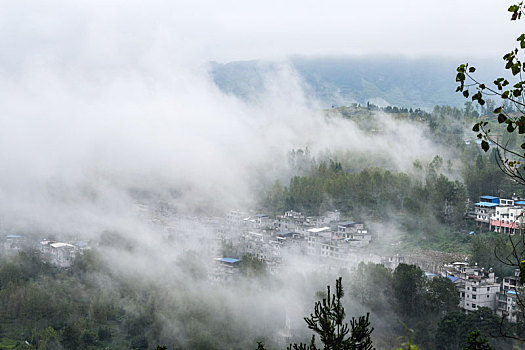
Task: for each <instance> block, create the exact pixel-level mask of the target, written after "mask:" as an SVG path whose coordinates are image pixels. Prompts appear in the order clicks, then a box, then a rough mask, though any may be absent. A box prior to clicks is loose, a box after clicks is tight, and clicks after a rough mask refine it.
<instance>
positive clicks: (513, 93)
mask: <svg viewBox="0 0 525 350" xmlns="http://www.w3.org/2000/svg"><path fill="white" fill-rule="evenodd" d="M524 9H525V7H524V4H523V1H522V2H520V3H519V4H515V5H512V6H510V7H509V8H508V11H509V12H511V13H512V17H511V20H513V21H514V20H519V19H521V16H522V14H523V13H524ZM516 41H518V42H519V46H520V47H519V48H514V49H512V50H511V51H510V52H508V53H506V54H505V55H504V56H503V60H504V62H505V63H506V64H505V69H506V70H508V71H509V72H510V73H511V74H512V76H513V77H516V81H514V82H510V81H509V80H507V79H506V78H503V77H499V78H496V79H495V80H494V81H493V83H492V84H486V83H483V82H480V81H478V80H477V79H476V78H475V76H474V74H473V73H474V72H475V71H476V68H475V67H473V66H470V67H469V65H468V63H465V64H461V65H460V66H459V67H458V68H457V75H456V82H458V84H459V86H458V87H457V89H456V91H457V92H461V93H462V94H463V96H464V97H465V98H469V96H470V98H471V99H472V101H475V102H477V103H478V104H479V105H480V106H484V105H485V104H487V106H488V105H489V104H491V105H492V106H494V104H493V103H488V102H487V101H488V99H487V100H486V96H494V97H497V98H499V99H500V104H499V106H498V107H496V108H495V109H494V110H493V111H492V113H494V114H495V115H497V121H498V123H499V124H502V125H503V126H504V127H505V130H506V132H505V131H503V133H504V134H507V136H509V135H510V134H514V135H515V133H517V134H518V135H523V134H525V90H524V89H525V80H523V78H522V72H525V64H524V63H523V62H522V61H521V60H520V54H523V52H525V34H521V35H520V36H519V37H518V38H517V39H516ZM472 90H473V92H475V93H474V94H473V95H471V91H472ZM511 107H512V108H511ZM515 111H517V113H515ZM488 112H489V113H490V112H491V111H490V110H489V111H488ZM490 127H491V123H490V121H489V120H488V119H484V120H481V121H479V122H477V123H476V124H474V127H473V128H472V130H473V131H475V132H478V135H477V137H478V138H479V139H480V140H482V141H481V148H482V149H483V150H484V151H485V152H487V151H488V150H489V149H490V146H491V144H493V145H495V146H496V147H497V149H498V152H497V153H496V155H497V157H496V159H497V161H498V165H499V166H500V168H501V170H502V171H503V172H504V173H505V174H506V175H507V176H509V177H510V178H512V179H514V180H515V181H517V182H519V183H521V184H522V185H525V169H524V167H523V163H524V161H525V142H524V141H525V140H523V139H521V141H519V142H518V144H519V147H520V149H518V145H517V144H514V143H512V142H510V138H509V137H502V138H500V137H499V135H497V134H494V133H493V132H492V130H491V129H490Z"/></svg>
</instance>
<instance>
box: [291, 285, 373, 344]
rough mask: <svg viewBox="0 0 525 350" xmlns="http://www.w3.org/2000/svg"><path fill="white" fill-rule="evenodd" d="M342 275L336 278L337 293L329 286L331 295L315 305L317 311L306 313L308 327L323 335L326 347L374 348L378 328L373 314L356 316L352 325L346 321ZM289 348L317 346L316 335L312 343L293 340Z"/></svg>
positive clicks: (328, 291)
mask: <svg viewBox="0 0 525 350" xmlns="http://www.w3.org/2000/svg"><path fill="white" fill-rule="evenodd" d="M341 280H342V278H341V277H340V278H339V279H337V280H336V287H335V294H331V292H330V286H327V296H326V298H324V299H323V300H322V301H318V302H316V303H315V306H314V313H312V314H310V317H305V321H306V323H307V325H308V328H309V329H311V330H313V331H314V332H315V333H317V334H318V335H319V338H320V340H321V342H322V343H323V349H324V350H345V349H348V350H372V349H374V348H373V346H372V339H371V338H370V335H371V333H372V332H373V330H374V328H369V327H370V321H369V314H367V315H366V316H361V317H359V319H357V320H356V319H355V318H353V317H352V320H351V321H350V327H349V326H348V323H344V319H345V310H344V307H343V305H342V303H341V299H342V298H343V296H344V292H343V286H342V283H341ZM288 349H289V350H292V349H293V350H317V349H319V348H318V347H317V346H316V345H315V335H314V336H312V340H311V342H310V344H309V345H307V344H303V343H301V344H291V345H290V346H289V347H288Z"/></svg>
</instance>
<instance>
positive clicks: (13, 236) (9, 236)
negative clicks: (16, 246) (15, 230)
mask: <svg viewBox="0 0 525 350" xmlns="http://www.w3.org/2000/svg"><path fill="white" fill-rule="evenodd" d="M6 237H7V238H22V236H20V235H7V236H6Z"/></svg>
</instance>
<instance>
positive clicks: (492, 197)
mask: <svg viewBox="0 0 525 350" xmlns="http://www.w3.org/2000/svg"><path fill="white" fill-rule="evenodd" d="M479 198H483V199H499V197H494V196H480V197H479Z"/></svg>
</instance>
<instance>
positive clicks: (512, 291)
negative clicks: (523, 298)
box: [507, 290, 520, 295]
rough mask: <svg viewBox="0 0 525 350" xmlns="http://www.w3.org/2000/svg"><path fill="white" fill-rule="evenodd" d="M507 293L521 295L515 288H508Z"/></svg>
mask: <svg viewBox="0 0 525 350" xmlns="http://www.w3.org/2000/svg"><path fill="white" fill-rule="evenodd" d="M507 294H514V295H516V294H518V295H519V294H520V293H519V292H516V291H515V290H508V291H507Z"/></svg>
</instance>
